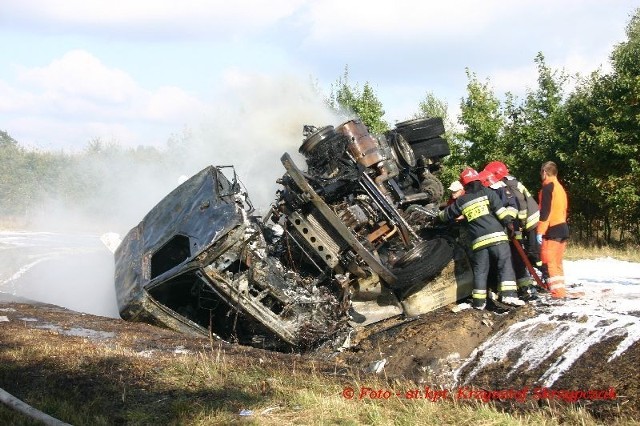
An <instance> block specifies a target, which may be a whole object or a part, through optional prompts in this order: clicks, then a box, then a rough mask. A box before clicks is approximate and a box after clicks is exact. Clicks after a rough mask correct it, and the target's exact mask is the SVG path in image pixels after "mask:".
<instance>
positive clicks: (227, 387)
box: [0, 329, 629, 426]
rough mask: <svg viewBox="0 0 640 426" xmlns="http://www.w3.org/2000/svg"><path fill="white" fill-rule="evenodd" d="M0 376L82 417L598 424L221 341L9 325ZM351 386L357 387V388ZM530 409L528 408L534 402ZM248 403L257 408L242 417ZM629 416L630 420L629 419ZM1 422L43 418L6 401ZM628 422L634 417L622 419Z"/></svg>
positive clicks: (90, 420)
mask: <svg viewBox="0 0 640 426" xmlns="http://www.w3.org/2000/svg"><path fill="white" fill-rule="evenodd" d="M0 341H1V342H2V344H1V346H0V349H1V350H0V383H2V387H3V388H4V389H5V390H7V391H9V392H11V393H13V394H14V395H15V396H16V397H18V398H21V399H22V400H24V401H25V402H27V403H29V404H31V405H32V406H34V407H36V408H38V409H40V410H42V411H44V412H47V413H48V414H50V415H52V416H54V417H56V418H58V419H61V420H63V421H65V422H68V423H71V424H74V425H85V424H86V425H110V424H130V425H147V424H175V425H183V424H185V425H215V424H259V425H277V426H281V425H288V424H308V425H316V424H317V425H321V424H332V425H360V424H371V425H414V424H457V425H467V424H468V425H474V426H479V425H523V424H536V425H556V424H581V425H595V424H600V423H601V422H598V421H596V420H595V419H593V418H592V417H591V416H590V415H589V413H587V412H586V411H585V410H583V409H581V408H577V407H575V406H562V407H555V408H550V407H543V408H537V407H533V408H532V407H529V408H527V409H524V410H515V411H513V412H511V413H508V412H503V411H501V410H500V409H499V408H498V407H495V406H493V405H492V404H488V403H482V402H466V401H464V402H461V401H458V400H455V399H454V398H450V399H446V400H442V401H436V402H431V401H429V400H425V399H405V398H401V397H397V396H395V395H391V396H390V397H389V398H378V399H374V398H371V395H370V393H366V394H365V395H364V397H362V398H361V397H360V396H361V391H360V390H361V388H363V387H367V388H371V389H387V390H393V391H400V392H401V393H403V392H404V391H406V390H408V389H414V388H422V387H423V386H422V385H416V384H415V383H411V382H409V381H399V380H394V381H388V380H385V379H384V377H379V376H371V375H363V376H361V375H360V374H359V373H357V372H355V373H352V374H350V375H347V376H336V375H334V374H333V372H332V371H330V369H327V368H326V365H325V366H323V367H322V368H320V367H316V366H315V365H314V364H313V363H309V362H304V361H302V360H300V361H299V362H298V361H297V359H298V358H296V357H293V358H292V359H293V362H292V361H291V359H289V360H284V361H282V360H278V361H274V360H263V359H262V358H256V357H255V356H251V355H240V356H238V355H233V356H231V355H228V354H226V353H225V351H224V350H222V349H221V348H220V347H211V348H202V350H200V351H197V352H192V353H188V354H181V355H176V354H174V353H172V352H168V351H165V352H162V351H159V352H156V353H154V354H153V355H152V356H151V357H147V356H141V354H140V353H137V352H135V351H133V350H131V349H128V348H126V347H120V346H115V347H110V346H107V345H104V344H100V343H92V342H91V341H87V340H83V339H79V338H69V337H65V338H63V337H61V336H58V335H56V334H55V333H51V332H48V331H43V330H28V329H25V332H24V333H15V332H12V333H10V334H6V333H3V334H2V340H0ZM347 389H353V390H354V394H353V397H351V398H349V396H350V394H349V393H348V391H347ZM525 408H526V407H525ZM242 410H249V411H248V412H246V413H248V414H249V415H247V416H241V415H240V413H241V412H242ZM626 420H629V419H626ZM0 424H18V425H21V424H24V425H29V424H34V423H33V422H31V421H30V420H29V419H27V418H26V417H23V416H22V415H21V414H18V413H16V412H14V411H11V410H9V409H8V408H5V407H3V406H0ZM620 424H629V423H628V421H624V422H623V421H620Z"/></svg>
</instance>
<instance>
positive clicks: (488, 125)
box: [459, 69, 506, 168]
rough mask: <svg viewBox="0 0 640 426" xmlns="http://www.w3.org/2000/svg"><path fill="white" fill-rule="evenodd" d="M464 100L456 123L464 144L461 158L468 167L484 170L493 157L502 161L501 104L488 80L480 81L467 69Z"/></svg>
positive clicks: (503, 122) (502, 117) (502, 119)
mask: <svg viewBox="0 0 640 426" xmlns="http://www.w3.org/2000/svg"><path fill="white" fill-rule="evenodd" d="M466 72H467V78H468V79H469V82H468V83H467V97H466V98H463V99H462V102H461V104H460V117H459V123H460V124H461V125H463V126H464V130H463V131H462V132H461V133H460V138H461V139H462V140H463V141H465V146H464V148H465V149H464V152H463V155H464V156H465V158H466V162H467V165H469V166H471V167H476V168H480V167H484V165H485V164H486V163H488V162H489V161H492V160H494V159H496V158H504V157H505V156H506V152H505V150H504V149H502V147H501V132H502V129H503V128H504V125H505V120H504V116H503V114H502V111H501V105H500V101H499V100H498V98H497V97H496V95H495V94H494V93H493V89H492V88H491V85H490V82H489V80H487V81H485V82H481V81H479V80H478V77H477V76H476V75H475V73H472V72H471V71H469V70H468V69H467V70H466Z"/></svg>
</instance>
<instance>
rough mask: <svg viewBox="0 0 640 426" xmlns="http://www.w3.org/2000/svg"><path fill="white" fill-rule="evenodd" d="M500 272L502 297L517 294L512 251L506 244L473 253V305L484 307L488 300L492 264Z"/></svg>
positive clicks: (499, 283) (499, 282) (499, 289)
mask: <svg viewBox="0 0 640 426" xmlns="http://www.w3.org/2000/svg"><path fill="white" fill-rule="evenodd" d="M492 262H493V263H495V266H496V269H497V271H498V291H499V292H500V293H501V295H502V297H512V296H515V294H516V275H515V273H514V272H513V265H512V264H511V251H510V250H509V244H507V243H506V242H504V243H500V244H497V245H495V246H490V247H487V248H483V249H480V250H478V251H475V252H474V253H473V293H472V298H473V305H474V306H483V305H484V303H485V302H486V300H487V276H488V275H489V269H490V268H491V263H492Z"/></svg>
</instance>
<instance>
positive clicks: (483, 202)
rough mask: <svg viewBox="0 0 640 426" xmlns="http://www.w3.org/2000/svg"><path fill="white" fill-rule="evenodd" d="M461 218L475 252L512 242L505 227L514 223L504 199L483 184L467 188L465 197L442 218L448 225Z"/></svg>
mask: <svg viewBox="0 0 640 426" xmlns="http://www.w3.org/2000/svg"><path fill="white" fill-rule="evenodd" d="M460 215H463V216H464V217H465V218H466V219H467V221H466V224H467V229H468V230H469V237H470V239H471V249H472V250H473V251H477V250H481V249H483V248H486V247H490V246H493V245H496V244H500V243H507V242H508V241H509V239H508V237H507V234H506V233H505V232H504V228H503V225H505V226H506V225H508V224H509V223H511V221H512V220H513V219H512V217H511V216H510V215H509V213H508V211H507V208H506V207H504V206H503V204H502V202H501V201H500V197H499V196H498V195H497V194H496V193H495V192H494V191H492V190H491V189H487V188H485V187H484V186H482V183H480V181H473V182H470V183H469V184H467V185H466V186H465V194H464V195H461V196H460V197H458V198H456V200H455V201H454V202H453V204H451V205H449V206H447V207H446V208H445V209H444V210H442V211H441V212H440V214H439V218H440V220H441V221H443V222H448V221H452V220H454V219H455V218H457V217H458V216H460Z"/></svg>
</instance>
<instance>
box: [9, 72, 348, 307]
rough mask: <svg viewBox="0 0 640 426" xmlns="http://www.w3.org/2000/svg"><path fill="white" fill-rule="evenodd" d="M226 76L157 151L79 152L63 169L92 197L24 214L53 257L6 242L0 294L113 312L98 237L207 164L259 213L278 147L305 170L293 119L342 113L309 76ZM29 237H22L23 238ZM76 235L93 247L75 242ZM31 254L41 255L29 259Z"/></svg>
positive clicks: (315, 121)
mask: <svg viewBox="0 0 640 426" xmlns="http://www.w3.org/2000/svg"><path fill="white" fill-rule="evenodd" d="M235 77H236V78H235V79H234V80H233V84H232V85H230V86H229V88H228V89H226V90H225V91H224V92H223V93H221V94H220V96H219V98H218V99H217V100H216V102H215V104H214V106H213V107H212V108H211V110H210V111H209V112H208V114H207V115H206V117H205V118H204V119H201V118H194V122H193V123H188V124H187V126H186V129H187V130H186V131H185V132H184V134H182V135H180V136H178V137H174V140H173V142H172V143H167V145H166V146H165V147H163V148H162V149H161V150H160V152H158V150H153V149H148V148H144V147H141V148H139V149H138V150H136V152H135V161H134V160H132V153H131V152H125V151H123V150H118V149H111V148H113V147H111V148H110V147H109V145H108V144H107V145H106V146H104V147H102V149H101V150H98V151H99V152H98V153H97V154H96V155H86V154H85V155H83V156H82V160H83V161H82V163H81V164H79V165H75V166H74V167H76V168H77V170H74V173H71V172H70V173H69V176H72V177H73V179H75V181H74V182H73V184H74V185H76V186H77V188H78V189H79V190H81V191H84V192H83V193H86V192H87V190H91V191H92V195H91V196H89V197H85V199H83V200H81V201H80V202H73V203H70V202H69V201H68V200H65V199H61V198H58V197H56V194H55V193H54V194H51V195H50V196H47V197H44V198H43V199H42V200H40V202H39V203H36V206H35V207H34V208H33V209H31V211H29V212H28V217H29V225H30V230H31V231H34V230H38V231H45V232H55V238H53V239H54V240H55V253H56V256H49V255H48V254H46V253H47V250H48V249H46V247H45V249H42V248H31V249H29V248H26V247H17V248H15V250H12V253H13V257H12V259H14V261H12V262H9V263H10V264H9V263H7V262H2V264H1V265H2V268H3V269H4V270H3V271H0V272H2V276H4V277H5V279H4V281H3V282H2V284H1V285H0V292H6V293H12V294H13V295H16V296H22V297H27V298H31V299H35V300H37V301H42V302H47V303H54V304H57V305H60V306H64V307H68V308H70V309H74V310H78V311H81V312H87V313H95V314H98V315H110V316H111V315H114V314H113V313H114V312H116V313H117V308H116V307H115V306H114V304H115V292H114V283H113V274H114V268H113V255H112V253H111V252H110V251H109V250H108V249H107V247H105V246H103V245H102V244H101V243H100V236H101V235H103V234H105V233H109V232H113V233H117V234H120V235H122V236H124V235H125V234H126V233H127V232H128V231H129V229H131V228H132V227H134V226H136V225H137V224H138V223H139V222H140V221H141V220H142V219H143V217H144V215H145V214H146V213H147V212H148V211H149V210H150V209H151V208H152V207H153V206H154V205H155V204H157V203H158V202H159V201H160V200H161V199H162V198H163V197H164V196H165V195H167V194H168V193H169V192H171V191H172V190H173V189H174V188H175V187H176V186H178V185H179V183H180V180H184V177H185V176H191V175H193V174H195V173H197V172H198V171H200V170H202V169H203V168H204V167H206V166H208V165H233V166H235V169H236V172H237V175H238V177H239V179H240V181H241V182H242V183H243V184H244V185H245V187H246V189H247V191H248V193H249V197H250V199H251V200H252V202H253V204H254V206H255V207H256V210H257V212H258V213H260V212H261V211H266V210H267V209H268V207H269V205H270V203H271V202H272V201H273V200H274V198H275V195H276V190H277V187H278V185H277V183H276V179H277V178H278V177H280V176H282V175H283V174H284V172H285V170H284V168H283V166H282V163H281V162H280V157H281V156H282V154H283V153H284V152H288V153H289V154H291V155H292V156H293V158H294V161H295V162H296V163H297V164H298V166H299V167H300V168H302V169H304V168H306V167H305V164H304V160H303V159H302V157H301V156H300V155H299V154H298V147H299V146H300V144H301V143H302V138H303V135H302V130H303V126H304V125H306V124H311V125H315V126H318V127H320V126H325V125H329V124H331V125H338V124H340V123H341V122H343V121H346V118H344V117H338V116H336V115H335V114H334V113H333V112H331V110H330V109H329V108H328V107H327V106H326V104H325V102H324V98H323V96H322V95H321V94H319V93H318V92H317V91H316V90H315V89H314V88H313V87H312V85H311V83H309V82H305V81H303V80H301V79H298V78H296V77H294V76H278V77H273V76H265V75H251V74H244V75H238V74H236V75H235ZM168 136H169V135H168ZM78 176H79V177H78ZM54 192H55V191H54ZM29 235H31V234H29V233H26V234H24V236H25V238H26V239H27V240H28V239H29V238H30V237H29ZM65 235H66V236H67V237H65ZM78 235H83V236H87V238H89V239H92V241H93V242H95V243H96V244H97V246H94V245H93V242H91V243H88V244H89V246H90V247H91V249H87V247H78V245H77V239H78ZM0 243H1V242H0ZM47 244H50V242H49V240H47ZM65 244H66V245H68V249H67V247H66V245H65ZM34 250H35V252H34ZM43 250H44V252H43ZM34 256H35V257H34ZM34 258H35V259H42V261H41V262H39V263H37V266H36V265H34V264H33V259H34ZM27 265H31V266H29V268H28V272H27V270H26V269H25V267H26V266H27ZM46 271H53V272H52V273H46ZM27 278H28V279H27Z"/></svg>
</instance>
